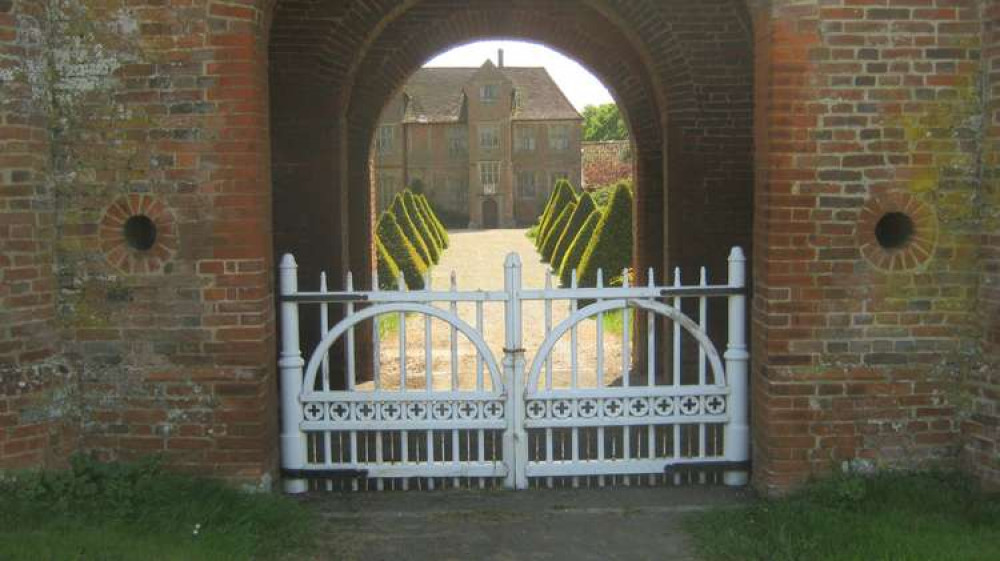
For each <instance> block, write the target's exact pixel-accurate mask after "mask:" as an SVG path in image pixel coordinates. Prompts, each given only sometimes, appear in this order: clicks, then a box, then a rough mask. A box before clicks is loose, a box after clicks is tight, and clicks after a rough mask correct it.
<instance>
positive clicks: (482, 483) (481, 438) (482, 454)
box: [476, 429, 495, 489]
mask: <svg viewBox="0 0 1000 561" xmlns="http://www.w3.org/2000/svg"><path fill="white" fill-rule="evenodd" d="M476 436H477V438H476V457H477V458H478V459H479V463H481V464H482V463H484V462H486V430H484V429H479V434H478V435H476ZM494 461H495V460H494ZM484 487H486V480H485V479H483V478H482V477H480V478H479V488H480V489H482V488H484Z"/></svg>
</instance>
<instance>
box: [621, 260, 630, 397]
mask: <svg viewBox="0 0 1000 561" xmlns="http://www.w3.org/2000/svg"><path fill="white" fill-rule="evenodd" d="M628 287H629V280H628V269H627V268H626V269H622V288H628ZM631 329H632V309H631V308H630V307H629V305H628V301H627V300H626V301H625V307H624V308H622V386H624V387H626V388H627V387H628V385H629V377H630V374H631V373H630V370H631V366H632V342H631V341H630V334H629V331H630V330H631Z"/></svg>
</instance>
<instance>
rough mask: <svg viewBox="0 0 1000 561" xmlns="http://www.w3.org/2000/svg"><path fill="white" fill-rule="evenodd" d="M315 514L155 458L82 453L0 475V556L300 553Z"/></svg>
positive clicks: (191, 557) (184, 559)
mask: <svg viewBox="0 0 1000 561" xmlns="http://www.w3.org/2000/svg"><path fill="white" fill-rule="evenodd" d="M310 517H311V515H310V513H309V511H307V510H306V509H305V508H304V507H302V506H300V505H299V504H298V503H296V502H295V501H293V500H291V499H287V498H285V497H282V496H278V495H271V494H265V493H258V494H251V493H245V492H241V491H239V490H236V489H233V488H231V487H227V486H225V485H223V484H221V483H219V482H215V481H208V480H203V479H194V478H191V477H185V476H180V475H175V474H170V473H166V472H164V471H163V470H161V469H160V468H159V466H158V465H157V464H156V463H154V462H147V463H143V464H136V465H122V464H99V463H97V462H94V461H91V460H87V459H80V458H78V459H75V460H74V462H73V467H72V469H70V470H67V471H64V472H43V473H23V474H17V475H15V476H12V475H10V474H8V475H7V476H0V560H3V561H15V560H16V561H20V560H25V561H28V560H30V561H48V560H52V561H57V560H58V561H62V560H73V561H90V560H94V561H98V560H100V561H118V560H122V561H126V560H127V561H131V560H133V559H134V560H152V561H159V560H171V561H172V560H178V561H200V560H248V559H258V560H271V559H301V558H303V556H304V555H307V554H308V552H309V547H310V546H311V545H312V541H311V539H310V538H309V528H310V523H309V522H310Z"/></svg>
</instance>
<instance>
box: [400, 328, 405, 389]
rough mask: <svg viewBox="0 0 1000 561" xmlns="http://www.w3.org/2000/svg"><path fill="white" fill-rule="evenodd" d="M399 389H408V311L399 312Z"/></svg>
mask: <svg viewBox="0 0 1000 561" xmlns="http://www.w3.org/2000/svg"><path fill="white" fill-rule="evenodd" d="M399 391H401V392H404V391H406V312H399Z"/></svg>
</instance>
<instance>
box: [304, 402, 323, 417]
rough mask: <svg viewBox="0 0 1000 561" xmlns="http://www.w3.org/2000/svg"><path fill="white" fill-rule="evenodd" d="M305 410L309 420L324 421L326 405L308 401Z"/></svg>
mask: <svg viewBox="0 0 1000 561" xmlns="http://www.w3.org/2000/svg"><path fill="white" fill-rule="evenodd" d="M303 411H304V412H305V418H306V420H307V421H322V420H323V416H324V415H323V413H324V412H325V411H326V407H323V405H321V404H319V403H307V404H306V405H305V408H303Z"/></svg>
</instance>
